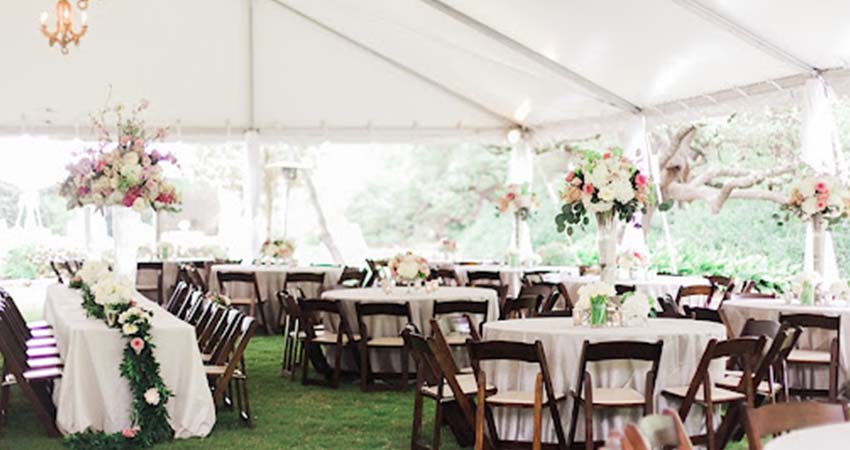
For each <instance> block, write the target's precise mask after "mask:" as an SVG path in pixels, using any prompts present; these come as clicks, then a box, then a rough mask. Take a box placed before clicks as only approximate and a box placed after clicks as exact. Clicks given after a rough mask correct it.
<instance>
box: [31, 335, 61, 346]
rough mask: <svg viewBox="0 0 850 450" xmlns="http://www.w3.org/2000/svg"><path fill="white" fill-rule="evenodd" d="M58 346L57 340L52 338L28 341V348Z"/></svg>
mask: <svg viewBox="0 0 850 450" xmlns="http://www.w3.org/2000/svg"><path fill="white" fill-rule="evenodd" d="M55 346H56V338H52V337H40V338H32V339H29V340H27V348H35V347H55Z"/></svg>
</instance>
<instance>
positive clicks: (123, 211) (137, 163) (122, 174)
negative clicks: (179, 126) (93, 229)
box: [60, 101, 180, 278]
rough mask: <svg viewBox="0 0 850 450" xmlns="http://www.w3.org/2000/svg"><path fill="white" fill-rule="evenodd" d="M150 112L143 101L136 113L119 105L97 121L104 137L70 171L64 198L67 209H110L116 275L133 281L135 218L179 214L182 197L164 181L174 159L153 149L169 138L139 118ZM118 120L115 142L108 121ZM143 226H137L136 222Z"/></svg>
mask: <svg viewBox="0 0 850 450" xmlns="http://www.w3.org/2000/svg"><path fill="white" fill-rule="evenodd" d="M147 107H148V102H146V101H142V102H141V103H140V104H139V105H138V106H137V107H135V108H126V107H124V106H123V105H117V106H115V107H113V108H108V109H105V110H103V111H101V112H100V114H99V115H96V116H93V117H92V120H93V125H94V129H95V130H96V131H97V133H98V134H99V141H100V143H99V148H98V149H93V148H90V149H87V150H85V151H83V152H82V154H81V156H80V158H79V159H78V160H77V161H76V162H74V163H72V164H70V165H68V172H69V173H68V177H67V178H66V179H65V181H63V182H62V186H61V188H60V194H61V195H62V196H63V197H65V198H66V199H67V201H68V203H67V206H68V209H73V208H78V207H82V206H86V205H92V206H94V207H95V208H96V209H97V210H99V211H103V209H104V208H105V207H112V208H111V215H112V233H113V238H114V241H115V262H116V268H115V269H116V270H117V271H118V272H119V273H122V274H125V275H127V276H129V277H130V278H133V276H134V274H135V268H136V252H137V250H138V248H137V245H134V243H133V242H132V240H133V239H134V235H133V232H132V230H129V229H127V228H128V227H129V226H131V223H132V222H131V221H133V216H132V213H128V212H127V211H131V210H132V211H134V212H135V213H136V214H138V213H139V212H142V211H144V210H146V209H153V210H154V211H177V210H178V208H179V205H180V197H179V195H178V194H177V189H176V188H175V187H174V185H173V184H171V183H170V182H168V181H167V180H166V179H165V177H164V175H163V170H162V169H163V165H164V163H170V164H176V163H177V161H176V159H175V158H174V156H173V155H171V154H170V153H161V152H160V151H159V150H157V149H155V148H153V145H154V144H155V143H156V142H158V141H160V140H162V139H163V138H164V137H165V129H158V130H156V131H148V130H146V128H145V123H144V121H143V120H142V119H140V118H139V115H140V114H141V113H142V112H143V111H144V110H145V109H147ZM109 115H114V116H115V130H116V132H117V134H116V135H115V136H113V135H112V134H111V132H110V131H109V127H107V125H106V118H107V116H109ZM136 221H138V220H136Z"/></svg>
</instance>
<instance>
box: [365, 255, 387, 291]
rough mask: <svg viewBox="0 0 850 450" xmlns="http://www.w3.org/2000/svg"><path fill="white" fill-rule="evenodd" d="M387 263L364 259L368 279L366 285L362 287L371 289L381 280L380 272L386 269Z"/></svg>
mask: <svg viewBox="0 0 850 450" xmlns="http://www.w3.org/2000/svg"><path fill="white" fill-rule="evenodd" d="M387 264H389V261H388V260H386V259H369V258H366V267H368V268H369V278H368V279H367V280H366V285H364V286H363V287H372V286H374V285H375V283H377V282H378V280H380V279H381V270H383V269H384V267H387Z"/></svg>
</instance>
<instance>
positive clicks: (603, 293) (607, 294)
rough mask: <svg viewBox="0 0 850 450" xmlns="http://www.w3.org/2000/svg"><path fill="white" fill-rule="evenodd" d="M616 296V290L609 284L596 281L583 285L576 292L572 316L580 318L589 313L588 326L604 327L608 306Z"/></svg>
mask: <svg viewBox="0 0 850 450" xmlns="http://www.w3.org/2000/svg"><path fill="white" fill-rule="evenodd" d="M616 295H617V290H616V289H614V286H613V285H612V284H610V283H605V282H601V281H598V282H596V283H590V284H585V285H584V286H582V287H580V288H579V290H578V302H577V303H576V304H575V307H574V308H573V310H574V311H573V314H577V317H582V316H584V315H587V314H588V313H589V315H590V317H589V322H590V325H592V326H602V325H605V323H606V322H607V319H608V312H607V309H608V304H609V302H610V301H611V300H612V299H613V298H614V297H615V296H616Z"/></svg>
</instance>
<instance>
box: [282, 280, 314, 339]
mask: <svg viewBox="0 0 850 450" xmlns="http://www.w3.org/2000/svg"><path fill="white" fill-rule="evenodd" d="M305 286H311V287H312V290H311V291H312V292H311V294H310V295H309V296H308V295H306V294H305V293H304V287H305ZM324 286H325V274H324V273H323V272H319V273H316V272H289V273H287V274H286V279H285V280H284V282H283V290H285V291H287V292H289V293H290V295H292V296H294V297H295V298H297V299H302V298H319V297H320V296H321V295H322V289H323V288H324ZM283 306H284V305H283V304H281V305H280V307H279V308H278V310H277V321H276V323H277V324H278V325H277V326H283V327H284V328H286V327H287V326H289V324H290V323H291V322H293V321H297V320H298V316H297V315H296V316H288V315H287V314H286V312H287V308H284V307H283ZM283 338H284V339H288V336H286V335H284V337H283Z"/></svg>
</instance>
